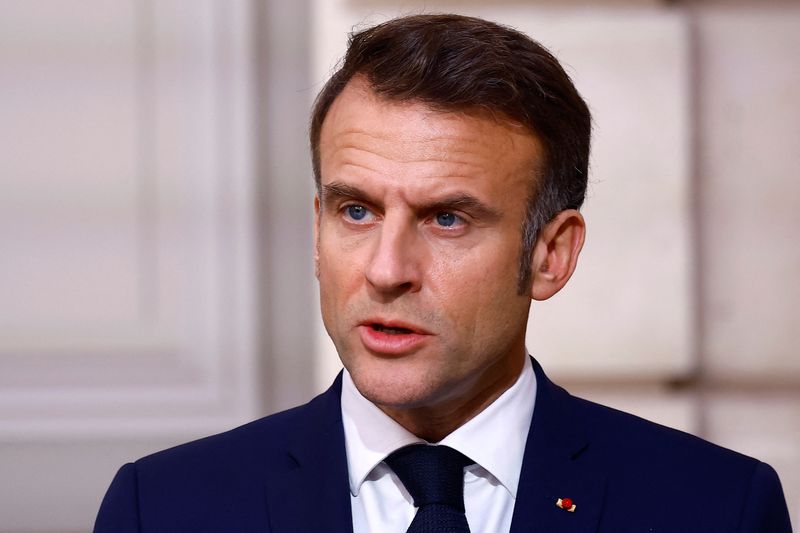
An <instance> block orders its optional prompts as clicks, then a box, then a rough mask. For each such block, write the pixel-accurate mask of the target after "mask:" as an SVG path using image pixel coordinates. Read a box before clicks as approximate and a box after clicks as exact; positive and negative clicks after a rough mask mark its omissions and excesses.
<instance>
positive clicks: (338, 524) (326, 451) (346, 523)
mask: <svg viewBox="0 0 800 533" xmlns="http://www.w3.org/2000/svg"><path fill="white" fill-rule="evenodd" d="M341 386H342V376H341V374H339V376H338V377H337V378H336V381H334V383H333V386H332V387H331V388H330V389H328V391H327V392H325V393H324V394H322V395H320V396H318V397H317V398H315V399H314V400H312V401H311V403H309V404H308V405H306V406H304V407H302V408H300V409H303V410H304V411H303V412H302V414H297V415H295V417H294V419H295V422H294V425H295V427H294V429H293V430H292V431H291V432H290V434H289V435H288V437H287V438H288V446H287V450H286V455H285V456H284V457H282V458H281V459H282V460H283V462H282V463H281V464H280V466H279V469H280V473H279V474H278V475H275V476H273V479H269V480H268V483H267V490H266V492H267V507H268V509H269V522H270V526H271V529H270V531H272V532H273V533H290V532H296V531H309V532H313V531H325V532H331V533H352V530H353V526H352V518H351V512H350V487H349V483H348V478H347V456H346V451H345V445H344V430H343V428H342V416H341Z"/></svg>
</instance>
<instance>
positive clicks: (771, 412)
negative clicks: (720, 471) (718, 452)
mask: <svg viewBox="0 0 800 533" xmlns="http://www.w3.org/2000/svg"><path fill="white" fill-rule="evenodd" d="M706 407H707V420H708V422H707V427H708V431H707V434H706V435H705V436H706V437H707V438H708V439H710V440H711V441H712V442H715V443H717V444H720V445H722V446H725V447H728V448H732V449H734V450H737V451H740V452H742V453H745V454H747V455H751V456H753V457H758V458H759V459H761V460H762V461H765V462H767V463H769V464H771V465H772V466H773V467H774V468H775V470H777V471H778V475H780V477H781V482H782V483H783V490H784V493H785V494H786V502H787V504H788V505H789V511H790V513H791V517H792V522H793V524H794V526H795V527H797V526H798V525H800V397H798V395H797V393H794V394H791V393H783V394H763V395H747V394H744V393H738V394H736V393H719V394H711V395H709V396H708V398H707V405H706Z"/></svg>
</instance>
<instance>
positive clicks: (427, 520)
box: [386, 444, 475, 533]
mask: <svg viewBox="0 0 800 533" xmlns="http://www.w3.org/2000/svg"><path fill="white" fill-rule="evenodd" d="M474 463H475V461H473V460H471V459H470V458H469V457H467V456H465V455H463V454H462V453H460V452H458V451H456V450H454V449H453V448H448V447H447V446H429V445H427V444H414V445H411V446H406V447H404V448H400V449H399V450H397V451H395V452H394V453H392V454H391V455H389V457H387V458H386V464H388V465H389V467H390V468H391V469H392V470H393V471H394V473H395V474H397V477H399V478H400V481H402V482H403V486H404V487H405V488H406V490H407V491H408V493H409V494H411V497H412V498H414V506H415V507H418V509H417V514H416V515H415V516H414V520H413V521H412V522H411V525H410V526H409V527H408V531H407V533H469V525H468V524H467V517H466V515H465V514H464V467H465V466H469V465H471V464H474Z"/></svg>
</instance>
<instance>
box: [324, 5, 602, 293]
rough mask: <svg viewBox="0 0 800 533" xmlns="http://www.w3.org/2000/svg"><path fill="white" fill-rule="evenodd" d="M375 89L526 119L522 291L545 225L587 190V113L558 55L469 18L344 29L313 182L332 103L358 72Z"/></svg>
mask: <svg viewBox="0 0 800 533" xmlns="http://www.w3.org/2000/svg"><path fill="white" fill-rule="evenodd" d="M357 74H358V75H363V76H365V77H366V79H367V81H368V82H369V84H370V87H371V88H372V90H373V91H374V92H375V93H376V94H377V95H379V96H382V97H384V98H387V99H390V100H396V101H418V102H422V103H425V104H427V105H430V106H431V108H433V109H439V110H442V111H464V110H469V109H484V110H487V111H489V112H491V113H495V114H500V115H503V116H505V117H506V118H508V119H511V120H512V121H514V122H518V123H520V124H522V125H524V126H525V127H527V128H528V129H529V130H530V131H531V132H532V133H533V134H534V135H535V136H536V137H537V138H538V139H539V141H540V142H541V143H542V146H543V147H544V151H545V161H544V168H541V169H539V168H537V169H534V172H533V178H532V180H531V192H530V195H529V200H528V207H527V214H526V217H525V221H524V223H523V228H522V236H523V237H522V249H521V255H520V269H519V291H520V293H524V292H526V291H527V290H528V287H529V285H530V281H531V256H532V252H533V246H534V244H535V243H536V238H537V236H538V234H539V231H540V230H541V228H542V227H543V226H544V225H545V224H547V223H548V222H549V221H550V220H551V219H552V218H553V217H554V216H555V215H556V214H558V213H559V212H560V211H563V210H564V209H578V208H579V207H580V206H581V205H582V204H583V199H584V196H585V195H586V185H587V173H588V166H589V145H590V137H591V115H590V113H589V109H588V107H587V106H586V103H585V102H584V101H583V98H581V96H580V94H578V91H577V90H576V89H575V86H574V85H573V84H572V80H570V78H569V76H568V75H567V73H566V72H564V69H563V68H562V67H561V65H560V64H559V62H558V60H557V59H556V58H555V57H553V55H552V54H551V53H550V52H548V51H547V50H546V49H545V48H544V47H543V46H542V45H540V44H539V43H537V42H536V41H534V40H532V39H531V38H529V37H528V36H526V35H525V34H523V33H521V32H519V31H517V30H514V29H512V28H509V27H507V26H502V25H500V24H496V23H494V22H489V21H486V20H482V19H479V18H474V17H465V16H461V15H412V16H407V17H401V18H396V19H393V20H389V21H388V22H384V23H382V24H379V25H377V26H374V27H372V28H368V29H365V30H362V31H359V32H354V33H352V34H351V35H350V40H349V45H348V48H347V53H346V54H345V57H344V60H343V62H342V64H341V66H340V67H339V68H338V70H337V71H336V72H335V73H334V74H333V76H331V78H330V79H329V80H328V82H327V83H326V84H325V86H324V87H323V88H322V91H320V93H319V95H318V96H317V100H316V102H315V104H314V109H313V112H312V115H311V127H310V137H311V139H310V140H311V155H312V164H313V169H314V180H315V182H316V185H317V189H318V190H319V187H320V182H321V175H320V160H319V159H320V155H319V141H320V132H321V130H322V123H323V121H324V120H325V116H326V115H327V113H328V110H329V109H330V107H331V105H332V104H333V102H334V100H335V99H336V97H337V96H339V94H340V93H341V92H342V90H343V89H344V87H345V86H346V85H347V83H348V82H349V81H350V80H351V79H352V78H353V77H354V76H355V75H357Z"/></svg>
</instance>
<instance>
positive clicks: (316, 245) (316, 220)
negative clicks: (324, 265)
mask: <svg viewBox="0 0 800 533" xmlns="http://www.w3.org/2000/svg"><path fill="white" fill-rule="evenodd" d="M319 210H320V206H319V196H317V195H316V194H315V195H314V275H315V276H316V277H317V279H319Z"/></svg>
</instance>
